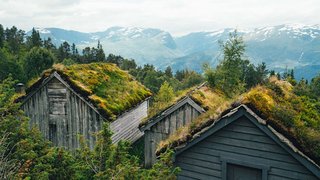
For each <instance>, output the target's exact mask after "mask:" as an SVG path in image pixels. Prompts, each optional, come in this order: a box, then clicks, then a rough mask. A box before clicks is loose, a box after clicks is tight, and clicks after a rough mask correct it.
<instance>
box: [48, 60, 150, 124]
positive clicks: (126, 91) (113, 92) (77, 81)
mask: <svg viewBox="0 0 320 180" xmlns="http://www.w3.org/2000/svg"><path fill="white" fill-rule="evenodd" d="M52 71H57V72H58V73H59V74H60V75H61V76H62V77H63V78H64V79H65V80H67V81H68V82H69V83H71V85H72V86H73V88H76V89H77V91H78V92H80V93H81V94H82V95H83V96H85V97H87V98H88V99H89V100H90V101H91V102H92V103H93V104H94V105H95V106H96V107H97V108H98V110H99V111H101V112H103V114H104V115H105V116H107V117H108V118H109V119H115V118H116V116H118V115H120V114H121V113H123V112H124V111H126V110H128V109H130V108H132V107H134V106H135V105H136V104H138V103H140V102H142V101H143V100H145V99H146V98H147V97H149V96H151V92H150V91H149V90H148V89H147V88H145V87H144V86H143V85H142V84H140V83H139V82H137V81H135V80H134V79H133V78H132V76H131V75H129V74H128V73H127V72H125V71H123V70H121V69H119V68H118V67H117V66H116V65H115V64H110V63H91V64H76V65H71V66H63V65H60V64H58V65H55V66H54V68H53V69H51V70H47V71H46V72H45V73H44V76H48V75H49V74H50V73H51V72H52Z"/></svg>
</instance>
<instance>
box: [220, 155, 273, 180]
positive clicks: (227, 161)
mask: <svg viewBox="0 0 320 180" xmlns="http://www.w3.org/2000/svg"><path fill="white" fill-rule="evenodd" d="M220 161H221V173H222V174H221V175H222V180H227V164H234V165H239V166H244V167H249V168H255V169H260V170H261V171H262V180H268V172H269V170H270V166H266V165H261V164H253V163H250V162H247V161H242V160H236V159H231V158H226V157H220Z"/></svg>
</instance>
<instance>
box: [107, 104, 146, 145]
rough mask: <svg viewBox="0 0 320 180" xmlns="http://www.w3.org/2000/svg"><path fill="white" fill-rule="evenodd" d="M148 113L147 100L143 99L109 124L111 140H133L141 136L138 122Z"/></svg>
mask: <svg viewBox="0 0 320 180" xmlns="http://www.w3.org/2000/svg"><path fill="white" fill-rule="evenodd" d="M147 115H148V101H144V102H143V103H141V104H140V105H138V106H136V107H134V108H133V109H131V110H130V111H128V112H126V113H125V114H123V115H122V116H120V117H118V118H117V120H116V121H114V122H112V123H111V125H110V128H111V130H112V131H113V133H114V134H113V135H112V137H111V138H112V142H113V143H117V142H119V141H120V140H121V139H124V140H127V141H129V142H132V143H133V142H135V141H136V140H138V139H139V138H140V137H142V136H143V132H141V131H140V130H139V123H140V122H141V120H142V119H143V118H145V117H147Z"/></svg>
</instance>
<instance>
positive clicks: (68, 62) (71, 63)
mask: <svg viewBox="0 0 320 180" xmlns="http://www.w3.org/2000/svg"><path fill="white" fill-rule="evenodd" d="M61 64H63V65H65V66H71V65H73V64H76V62H75V61H74V60H73V59H70V58H67V59H64V60H63V61H62V62H61Z"/></svg>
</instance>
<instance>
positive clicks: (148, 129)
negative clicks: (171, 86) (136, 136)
mask: <svg viewBox="0 0 320 180" xmlns="http://www.w3.org/2000/svg"><path fill="white" fill-rule="evenodd" d="M208 93H212V92H211V91H210V90H209V89H208V87H207V86H206V85H205V84H202V85H200V86H199V87H197V88H194V89H192V90H190V91H189V92H187V93H186V94H185V95H182V97H178V100H174V101H175V102H174V103H169V105H168V107H166V108H164V109H163V110H162V111H160V112H157V113H156V114H155V115H154V116H152V117H149V118H147V119H146V121H145V122H143V123H142V124H140V130H141V131H142V132H144V134H145V135H144V160H145V166H146V167H150V166H151V165H152V164H154V163H155V162H156V159H157V158H156V149H157V146H158V145H159V143H160V142H161V141H162V140H165V139H167V138H168V137H169V136H170V135H172V134H173V133H174V132H176V130H177V129H179V128H180V127H182V126H184V125H186V124H190V123H191V122H192V121H193V120H194V119H196V118H197V117H198V116H199V115H200V114H202V113H204V112H205V109H208V108H209V107H206V105H205V104H204V103H202V102H200V101H199V100H198V99H201V98H202V100H205V99H209V98H210V97H207V96H210V95H209V94H208ZM197 95H198V96H200V95H201V97H200V98H196V96H197Z"/></svg>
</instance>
